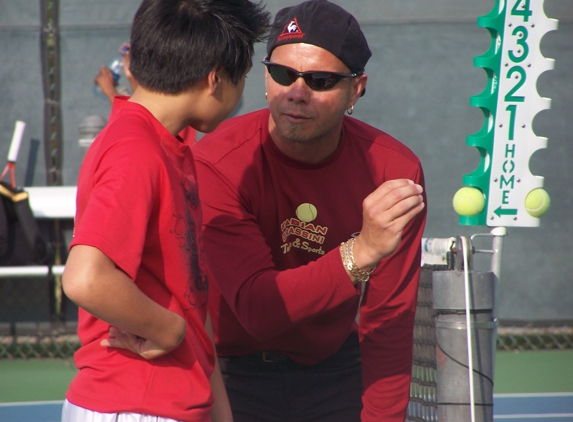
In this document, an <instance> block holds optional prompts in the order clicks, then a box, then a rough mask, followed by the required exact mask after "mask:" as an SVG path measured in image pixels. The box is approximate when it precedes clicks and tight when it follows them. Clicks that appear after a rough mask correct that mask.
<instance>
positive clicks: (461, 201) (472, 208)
mask: <svg viewBox="0 0 573 422" xmlns="http://www.w3.org/2000/svg"><path fill="white" fill-rule="evenodd" d="M452 204H453V206H454V210H455V211H456V212H457V213H458V214H459V215H462V216H464V217H473V216H474V215H478V214H479V213H480V212H482V211H483V207H484V205H485V198H484V195H483V193H482V192H481V190H479V189H477V188H472V187H468V186H466V187H463V188H461V189H460V190H458V191H457V192H456V194H455V195H454V199H453V201H452Z"/></svg>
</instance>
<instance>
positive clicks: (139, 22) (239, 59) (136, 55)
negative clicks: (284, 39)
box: [130, 0, 270, 94]
mask: <svg viewBox="0 0 573 422" xmlns="http://www.w3.org/2000/svg"><path fill="white" fill-rule="evenodd" d="M269 26H270V13H269V12H266V11H265V10H264V9H263V6H262V5H261V4H260V3H258V4H255V3H252V2H250V1H249V0H143V3H142V4H141V6H139V9H138V10H137V13H136V14H135V18H134V20H133V26H132V29H131V40H130V44H131V49H130V59H131V60H130V70H131V73H132V74H133V77H134V78H135V79H136V80H137V82H138V83H139V84H141V86H142V87H144V88H146V89H148V90H151V91H156V92H162V93H166V94H178V93H180V92H182V91H184V90H186V89H188V88H189V87H191V86H192V85H193V84H194V83H195V82H197V81H198V80H199V79H201V78H204V77H206V76H207V75H208V74H209V72H210V71H211V70H213V69H223V70H225V71H226V72H227V74H228V75H229V77H230V78H231V81H232V83H233V84H235V85H236V84H237V83H238V82H239V80H240V78H242V77H243V75H244V74H245V73H246V72H247V70H248V69H249V67H250V66H251V64H252V57H253V54H254V50H253V44H254V43H255V42H257V41H264V40H265V38H266V37H265V35H266V33H267V31H268V29H269Z"/></svg>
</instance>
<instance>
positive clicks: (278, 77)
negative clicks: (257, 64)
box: [268, 66, 296, 86]
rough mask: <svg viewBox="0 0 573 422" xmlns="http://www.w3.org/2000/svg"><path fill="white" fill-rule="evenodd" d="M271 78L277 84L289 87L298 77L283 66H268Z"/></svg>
mask: <svg viewBox="0 0 573 422" xmlns="http://www.w3.org/2000/svg"><path fill="white" fill-rule="evenodd" d="M268 69H269V73H270V74H271V78H273V81H275V82H276V83H277V84H280V85H283V86H289V85H291V84H292V83H293V82H294V81H295V80H296V75H295V74H294V73H292V72H290V71H289V70H288V69H287V68H285V67H282V66H268Z"/></svg>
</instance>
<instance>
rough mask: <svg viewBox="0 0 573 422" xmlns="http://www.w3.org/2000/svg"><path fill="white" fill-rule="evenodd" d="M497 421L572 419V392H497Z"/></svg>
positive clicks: (26, 417) (16, 418)
mask: <svg viewBox="0 0 573 422" xmlns="http://www.w3.org/2000/svg"><path fill="white" fill-rule="evenodd" d="M62 403H63V402H62V401H44V402H26V403H3V404H0V421H2V422H59V421H60V414H61V410H62ZM494 420H495V421H524V422H565V421H568V422H573V393H540V394H496V395H494Z"/></svg>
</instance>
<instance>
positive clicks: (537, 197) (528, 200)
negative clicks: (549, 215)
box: [525, 188, 551, 218]
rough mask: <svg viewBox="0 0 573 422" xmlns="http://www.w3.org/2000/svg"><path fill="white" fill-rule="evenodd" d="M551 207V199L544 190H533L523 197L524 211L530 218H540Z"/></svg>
mask: <svg viewBox="0 0 573 422" xmlns="http://www.w3.org/2000/svg"><path fill="white" fill-rule="evenodd" d="M549 205H551V199H550V198H549V194H548V193H547V192H546V191H545V189H542V188H537V189H533V190H532V191H531V192H529V193H528V194H527V196H526V197H525V211H527V213H528V214H529V215H530V216H532V217H537V218H539V217H541V216H542V215H543V214H545V213H546V212H547V210H548V209H549Z"/></svg>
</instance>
